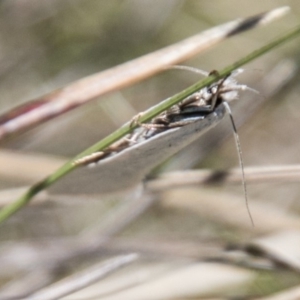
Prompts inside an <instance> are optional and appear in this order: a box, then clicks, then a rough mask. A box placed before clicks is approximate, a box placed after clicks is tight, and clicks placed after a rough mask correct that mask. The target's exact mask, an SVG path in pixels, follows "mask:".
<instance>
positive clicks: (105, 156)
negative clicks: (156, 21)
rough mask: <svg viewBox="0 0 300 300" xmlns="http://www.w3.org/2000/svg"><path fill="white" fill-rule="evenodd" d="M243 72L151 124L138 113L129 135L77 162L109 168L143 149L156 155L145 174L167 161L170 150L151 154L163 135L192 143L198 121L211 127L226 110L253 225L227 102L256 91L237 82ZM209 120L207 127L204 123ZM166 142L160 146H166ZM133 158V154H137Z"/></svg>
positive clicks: (197, 70) (199, 71)
mask: <svg viewBox="0 0 300 300" xmlns="http://www.w3.org/2000/svg"><path fill="white" fill-rule="evenodd" d="M171 68H175V69H183V70H189V71H193V72H196V73H200V74H202V75H204V76H209V75H212V74H217V71H212V72H210V73H207V72H204V71H201V70H199V69H196V68H192V67H187V66H173V67H171ZM242 71H243V70H242V69H237V70H235V71H234V72H232V73H231V74H230V75H228V76H226V77H224V78H221V79H220V80H218V81H217V82H215V83H213V84H211V85H209V86H207V87H204V88H203V89H201V90H199V91H197V92H196V93H194V94H192V95H190V96H188V97H187V98H185V99H183V100H182V101H181V102H180V103H178V104H176V105H173V106H172V107H171V108H169V109H168V110H166V111H165V112H163V113H161V114H160V115H158V116H157V117H155V118H153V119H152V120H151V122H149V123H143V124H141V123H140V122H139V115H137V116H136V117H135V118H133V120H132V123H135V124H138V125H139V127H138V128H137V129H135V130H133V132H132V133H130V134H128V135H127V136H125V137H124V138H122V139H120V140H119V141H117V142H115V143H114V144H112V145H111V146H109V147H108V148H106V149H104V150H103V151H99V152H95V153H93V154H91V155H88V156H85V157H83V158H80V159H78V160H76V161H75V162H74V163H75V164H76V165H88V166H91V167H92V166H97V165H103V164H105V165H106V166H107V167H108V168H109V165H108V164H107V162H109V161H111V162H113V160H114V159H117V158H118V157H119V156H121V154H122V153H124V154H125V152H126V153H128V152H130V151H131V153H132V154H133V153H134V151H142V150H140V149H144V150H143V151H144V152H145V153H144V156H145V157H146V156H147V157H148V156H151V155H152V156H153V157H154V159H153V162H152V165H151V162H150V166H147V167H145V171H144V174H146V172H148V171H149V168H151V167H152V168H153V167H155V165H153V164H154V163H156V162H158V163H159V162H160V160H162V159H163V160H164V159H166V158H167V157H168V151H167V149H164V151H162V149H160V150H159V151H160V152H164V153H165V154H164V155H161V156H162V158H161V159H159V158H157V160H155V154H153V153H152V154H150V151H151V150H149V149H155V148H160V146H159V144H158V143H157V141H159V140H160V136H162V135H166V137H165V141H166V142H167V141H168V137H167V135H168V134H170V137H169V141H170V144H171V141H172V143H174V144H179V143H182V142H181V141H183V140H185V141H186V142H185V144H189V143H190V142H189V141H193V140H195V138H196V136H199V134H198V135H197V130H198V131H199V128H198V127H197V126H198V125H197V124H200V125H199V126H200V127H201V126H202V127H204V128H206V127H209V125H211V124H212V123H213V122H214V121H210V119H212V117H216V118H217V119H219V118H220V119H221V118H222V117H223V114H224V113H225V112H227V113H228V115H229V117H230V120H231V124H232V128H233V133H234V137H235V141H236V147H237V152H238V156H239V163H240V166H241V172H242V182H243V189H244V195H245V201H246V206H247V210H248V214H249V216H250V219H251V222H252V224H253V219H252V217H251V214H250V209H249V206H248V195H247V187H246V180H245V174H244V165H243V160H242V151H241V145H240V141H239V136H238V134H237V129H236V126H235V123H234V119H233V116H232V113H231V110H230V106H229V104H228V103H229V102H231V101H233V100H237V99H238V96H239V91H245V90H249V91H252V92H255V93H257V91H256V90H253V89H251V88H249V87H248V86H246V85H243V84H239V83H238V82H237V80H236V77H237V76H238V75H239V74H240V73H241V72H242ZM224 110H225V112H224ZM216 121H217V120H216ZM206 123H207V126H206V125H205V124H206ZM201 124H204V125H201ZM193 125H195V126H194V129H193V128H192V127H191V126H193ZM196 125H197V126H196ZM188 127H191V129H190V130H189V133H186V132H185V128H188ZM202 127H201V128H202ZM197 128H198V129H197ZM174 129H176V130H178V133H177V138H176V137H174V136H173V135H172V137H171V131H172V130H174ZM180 131H182V134H180ZM193 131H194V132H193ZM184 132H185V133H184ZM193 135H194V136H195V138H194V137H193ZM166 142H165V143H164V144H161V145H166ZM146 144H148V148H147V147H145V145H146ZM151 144H152V145H151ZM155 144H157V147H155ZM177 148H178V149H179V150H180V147H179V146H177ZM177 148H176V149H177ZM181 148H182V147H181ZM174 151H175V150H174V149H173V150H172V149H171V147H170V154H169V156H171V155H173V154H174ZM177 151H178V150H177ZM177 151H176V152H177ZM148 153H149V154H148ZM142 154H143V153H142V152H141V153H140V156H139V157H142V156H143V155H142ZM124 157H125V156H124ZM128 157H130V156H128V155H127V159H128ZM132 157H134V155H133V156H132ZM139 157H136V158H132V163H131V162H128V164H126V165H130V164H132V165H136V166H137V167H136V170H137V171H138V169H140V168H141V167H140V165H139V163H138V162H136V159H139ZM129 159H130V158H129ZM121 169H122V166H120V170H119V172H122V171H121ZM125 173H126V172H125ZM127 173H129V172H127ZM127 173H126V174H127ZM142 173H143V172H142ZM111 176H112V175H111Z"/></svg>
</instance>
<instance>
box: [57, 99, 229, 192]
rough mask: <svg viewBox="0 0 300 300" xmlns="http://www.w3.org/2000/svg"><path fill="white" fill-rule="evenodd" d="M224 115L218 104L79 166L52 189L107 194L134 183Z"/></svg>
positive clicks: (221, 105) (222, 108)
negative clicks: (89, 165) (185, 121)
mask: <svg viewBox="0 0 300 300" xmlns="http://www.w3.org/2000/svg"><path fill="white" fill-rule="evenodd" d="M224 115H225V108H224V105H223V104H220V105H219V106H218V107H216V108H215V110H214V111H213V112H211V113H210V114H208V115H206V116H205V117H204V118H203V116H202V117H199V120H196V121H195V122H192V123H190V124H187V125H185V126H182V127H178V128H172V129H168V130H166V131H164V132H162V133H159V134H157V135H155V136H153V137H151V138H149V139H147V140H145V141H142V142H139V143H137V144H135V145H132V146H130V147H128V148H126V149H124V150H122V151H121V152H119V153H115V154H113V155H110V156H109V157H107V158H103V159H101V160H99V161H98V162H97V165H96V166H95V167H93V168H87V167H79V168H78V169H77V170H75V171H74V172H72V173H71V174H70V175H69V176H66V177H65V178H63V179H62V180H60V181H59V182H58V183H57V184H55V185H54V186H53V187H52V188H51V191H52V192H58V193H68V194H69V193H80V194H87V193H88V194H94V193H108V192H116V191H120V190H123V189H127V188H130V187H133V186H135V185H136V184H138V183H139V182H141V181H142V180H143V179H144V178H145V176H146V175H147V174H148V173H149V172H150V171H151V170H152V169H153V168H155V167H156V166H158V165H159V164H161V163H162V162H164V161H165V160H166V159H168V158H169V157H170V156H172V155H173V154H175V153H176V152H178V151H179V150H181V149H183V148H184V147H186V146H187V145H189V144H190V143H192V142H193V141H195V140H196V139H198V138H199V137H200V136H201V135H202V134H204V133H205V132H206V131H208V130H209V129H210V128H212V127H214V126H215V125H216V124H217V123H219V122H220V120H221V119H222V118H223V117H224Z"/></svg>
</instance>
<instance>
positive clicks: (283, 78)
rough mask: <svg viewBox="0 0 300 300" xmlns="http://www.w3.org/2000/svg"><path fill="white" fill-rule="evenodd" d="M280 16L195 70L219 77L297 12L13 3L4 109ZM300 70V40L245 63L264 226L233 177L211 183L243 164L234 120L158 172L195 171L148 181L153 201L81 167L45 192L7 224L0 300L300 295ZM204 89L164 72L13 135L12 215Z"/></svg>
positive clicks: (245, 129)
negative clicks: (233, 25)
mask: <svg viewBox="0 0 300 300" xmlns="http://www.w3.org/2000/svg"><path fill="white" fill-rule="evenodd" d="M282 5H289V6H291V8H292V10H291V12H290V13H289V15H288V17H285V18H283V19H280V20H278V21H276V22H274V23H272V24H270V25H269V26H266V27H261V28H257V29H255V30H253V31H249V32H246V33H243V34H241V35H238V36H235V37H233V38H231V39H229V40H226V41H224V42H222V43H220V44H218V45H217V46H215V47H213V48H211V49H209V50H208V51H205V52H203V53H201V54H199V55H197V56H195V57H193V58H192V59H190V60H189V61H187V62H186V64H188V65H191V66H194V67H198V68H201V69H204V70H208V71H210V70H213V69H218V70H220V69H222V68H223V67H225V66H227V65H229V64H231V63H233V62H234V61H235V60H236V59H237V58H240V57H243V56H244V55H246V54H248V53H249V52H251V51H252V50H255V49H257V48H258V47H261V46H262V45H264V44H266V43H267V42H268V41H271V40H272V39H273V38H275V37H276V36H278V35H279V34H280V33H281V34H282V33H284V32H285V31H286V30H288V29H290V28H293V27H294V26H295V25H297V24H298V23H299V22H298V20H299V15H300V5H299V2H298V1H296V0H294V1H292V0H290V1H255V2H253V1H247V0H214V1H209V0H203V1H196V0H188V1H183V0H181V1H180V0H127V1H120V0H119V1H118V0H116V1H115V0H110V1H104V0H101V1H92V0H85V1H83V0H81V1H79V0H74V1H73V0H72V1H67V0H63V1H62V0H61V1H55V0H24V1H18V0H6V1H1V3H0V76H1V81H0V94H1V102H0V111H1V112H5V111H8V110H9V109H11V108H13V107H14V106H17V105H19V104H21V103H25V102H26V101H28V100H30V99H34V98H36V97H38V96H41V95H44V94H46V93H48V92H51V91H53V90H56V89H58V88H60V87H63V86H66V85H67V84H69V83H71V82H73V81H75V80H78V79H80V78H83V77H85V76H88V75H91V74H93V73H96V72H99V71H101V70H105V69H108V68H110V67H112V66H115V65H118V64H121V63H123V62H126V61H129V60H132V59H134V58H136V57H139V56H141V55H144V54H146V53H150V52H152V51H154V50H157V49H159V48H162V47H165V46H167V45H170V44H172V43H175V42H177V41H180V40H182V39H184V38H187V37H189V36H192V35H194V34H196V33H198V32H200V31H202V30H205V29H208V28H210V27H213V26H216V25H218V24H222V23H225V22H228V21H230V20H234V19H236V18H239V17H246V16H250V15H254V14H257V13H260V12H263V11H267V10H270V9H273V8H275V7H278V6H282ZM233 8H234V10H233ZM298 60H299V39H296V40H294V41H293V42H290V43H288V44H286V45H284V46H283V47H281V48H278V49H276V50H274V51H272V52H270V53H268V54H267V55H265V56H263V57H262V58H260V59H258V60H256V61H255V62H253V63H251V64H248V65H247V66H246V68H245V69H246V71H245V72H244V73H243V75H242V76H240V80H241V82H243V83H245V84H247V85H248V86H250V87H253V88H255V89H257V90H258V91H259V92H260V95H259V96H257V95H256V94H251V93H248V92H242V94H241V96H240V101H239V102H237V103H236V105H235V106H233V114H234V116H235V117H236V122H237V123H238V124H239V126H240V130H239V134H240V139H241V144H242V149H243V156H244V164H245V166H246V167H252V166H256V167H257V168H253V169H246V176H247V178H248V192H249V201H250V208H251V212H252V216H253V219H254V222H255V227H251V222H250V219H249V216H248V215H247V211H246V206H245V201H244V195H243V190H242V186H241V182H240V177H239V176H238V175H237V174H236V172H235V173H234V172H233V174H232V176H229V177H226V178H225V177H222V178H223V179H224V178H225V179H226V180H224V181H223V182H222V185H220V184H219V185H217V184H214V185H212V184H211V185H206V186H204V185H203V182H207V181H209V180H207V176H210V175H211V173H210V170H212V169H216V170H227V169H230V168H233V167H236V166H237V165H238V160H237V155H236V150H235V146H234V143H233V140H232V138H231V127H230V123H229V121H228V120H227V119H226V118H225V119H224V120H223V121H222V123H221V124H219V125H218V126H217V127H216V128H214V129H213V130H212V131H210V132H209V133H208V134H206V135H205V136H203V137H201V138H200V140H198V141H197V142H195V143H194V144H192V145H190V146H189V147H188V148H185V149H184V150H183V151H181V152H180V153H179V154H177V155H176V156H175V157H173V158H172V159H170V160H169V161H168V162H166V163H165V164H164V165H163V166H161V167H160V169H159V171H164V172H170V171H175V170H190V169H197V170H198V172H196V173H193V172H191V173H183V172H178V173H173V174H168V175H165V177H163V178H160V179H159V180H153V181H147V183H146V188H147V190H148V193H142V192H141V186H139V187H138V188H135V189H134V190H130V191H126V192H125V191H122V192H121V193H120V192H118V193H113V194H109V195H107V194H106V195H103V194H95V193H94V189H95V190H97V176H99V177H100V176H101V174H95V173H97V172H94V171H93V172H91V173H90V174H89V171H84V176H86V178H85V179H84V180H83V179H82V178H80V177H79V175H78V174H81V173H78V174H77V173H76V172H75V173H74V174H72V176H70V179H69V180H68V181H66V182H65V181H64V180H62V181H61V182H59V183H58V184H57V185H54V186H53V187H51V188H50V189H49V190H46V191H43V192H42V193H40V194H38V195H37V196H36V197H35V198H34V201H33V202H32V203H30V205H28V206H27V207H26V208H25V209H23V210H22V211H20V212H18V213H17V214H16V215H14V216H13V217H12V218H11V219H9V220H8V221H7V222H5V223H4V224H2V225H1V227H0V287H1V288H0V299H1V300H2V299H37V300H45V299H66V300H67V299H69V300H79V299H82V300H83V299H89V300H92V299H100V298H101V299H107V300H108V299H109V300H112V299H126V300H127V299H128V300H129V299H130V300H134V299H149V300H155V299H225V298H230V297H232V298H234V297H236V298H234V299H237V298H238V297H239V298H238V299H269V300H271V299H272V300H273V299H274V300H275V299H276V300H281V299H285V300H286V299H287V300H288V299H299V298H300V280H299V272H300V260H299V257H300V218H299V213H300V206H299V204H298V202H299V201H298V199H299V198H300V188H299V183H298V182H299V179H300V177H299V169H300V168H298V167H297V164H299V159H300V154H299V149H300V138H299V133H298V131H299V129H298V128H300V118H299V111H300V101H299V94H300V90H299V89H300V88H299V84H298V82H299V72H298ZM198 79H199V77H198V75H195V74H192V73H191V74H190V73H188V72H186V71H178V70H176V71H175V70H172V71H166V72H163V73H160V74H159V75H155V76H153V77H150V78H147V79H146V80H143V81H141V82H139V83H137V84H135V85H132V86H130V87H126V88H123V89H121V90H119V91H117V92H112V93H110V94H107V95H104V96H102V97H99V98H96V99H94V100H93V101H91V102H89V103H88V104H86V105H84V106H81V107H79V108H77V109H74V110H72V111H70V112H68V113H66V114H62V115H61V116H59V117H57V118H55V119H52V120H50V121H48V122H46V123H44V124H41V125H40V126H37V127H35V128H33V129H31V130H30V131H27V132H25V133H23V134H18V135H16V136H13V137H10V138H9V139H6V140H5V141H3V142H2V148H1V150H0V163H1V168H0V187H1V191H0V205H1V206H3V205H5V204H7V203H11V202H12V201H14V200H15V199H16V198H17V197H18V195H20V194H21V193H22V192H23V191H24V188H26V187H28V186H30V185H32V184H34V183H36V182H37V181H39V180H41V179H43V178H44V177H45V176H47V175H49V174H51V173H52V172H53V171H55V170H56V169H57V168H58V167H59V166H61V165H62V164H63V163H64V162H65V161H67V159H69V158H72V157H74V156H75V155H77V154H78V153H79V152H81V151H82V150H84V149H85V148H87V147H89V146H90V145H92V144H94V143H95V142H96V141H98V140H100V139H101V138H103V137H105V136H106V135H108V134H109V133H111V132H112V131H114V130H115V129H116V128H118V127H119V126H120V125H122V124H123V123H124V122H127V121H128V120H130V119H131V118H132V117H133V116H134V115H136V114H137V113H138V112H140V111H144V110H146V109H147V108H149V107H150V106H152V105H154V104H156V103H157V102H159V101H160V100H162V99H165V98H167V97H169V96H171V95H173V94H175V93H177V92H179V91H181V90H182V89H184V88H185V87H187V86H189V85H191V84H192V83H194V82H195V81H198ZM241 125H243V126H242V127H241ZM203 169H204V171H203ZM156 172H157V173H158V170H156ZM76 174H77V175H76ZM72 180H74V181H72ZM183 181H188V182H189V184H185V183H184V182H183ZM86 182H88V186H87V184H86ZM191 183H193V184H191ZM199 183H201V184H200V185H199ZM70 185H73V187H75V188H74V190H76V193H75V192H73V188H71V187H70ZM115 185H116V190H117V186H118V182H115ZM91 191H93V193H91ZM70 291H74V292H76V293H73V294H70ZM69 294H70V295H69ZM20 295H22V296H20ZM61 295H67V296H65V297H62V296H61Z"/></svg>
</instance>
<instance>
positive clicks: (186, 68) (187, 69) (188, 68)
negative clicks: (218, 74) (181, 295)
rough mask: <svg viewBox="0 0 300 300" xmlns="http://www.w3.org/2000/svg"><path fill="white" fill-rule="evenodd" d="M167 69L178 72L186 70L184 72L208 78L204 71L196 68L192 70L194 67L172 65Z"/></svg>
mask: <svg viewBox="0 0 300 300" xmlns="http://www.w3.org/2000/svg"><path fill="white" fill-rule="evenodd" d="M167 69H178V70H186V71H191V72H194V73H197V74H201V75H203V76H208V75H209V73H208V72H206V71H203V70H201V69H198V68H194V67H189V66H182V65H174V66H169V67H167Z"/></svg>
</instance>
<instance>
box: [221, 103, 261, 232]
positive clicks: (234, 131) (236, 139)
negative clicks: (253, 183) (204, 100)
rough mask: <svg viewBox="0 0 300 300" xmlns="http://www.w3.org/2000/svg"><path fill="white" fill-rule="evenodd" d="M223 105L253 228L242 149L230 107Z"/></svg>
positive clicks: (226, 104)
mask: <svg viewBox="0 0 300 300" xmlns="http://www.w3.org/2000/svg"><path fill="white" fill-rule="evenodd" d="M223 104H224V106H225V109H226V111H227V113H228V114H229V117H230V121H231V124H232V129H233V135H234V139H235V143H236V148H237V152H238V158H239V163H240V167H241V171H242V182H243V189H244V195H245V201H246V207H247V212H248V215H249V217H250V220H251V224H252V226H253V227H254V226H255V225H254V221H253V218H252V215H251V212H250V207H249V202H248V193H247V185H246V176H245V171H244V162H243V155H242V148H241V143H240V138H239V135H238V133H237V129H236V126H235V123H234V119H233V116H232V113H231V109H230V106H229V104H228V103H227V102H226V101H224V102H223Z"/></svg>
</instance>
